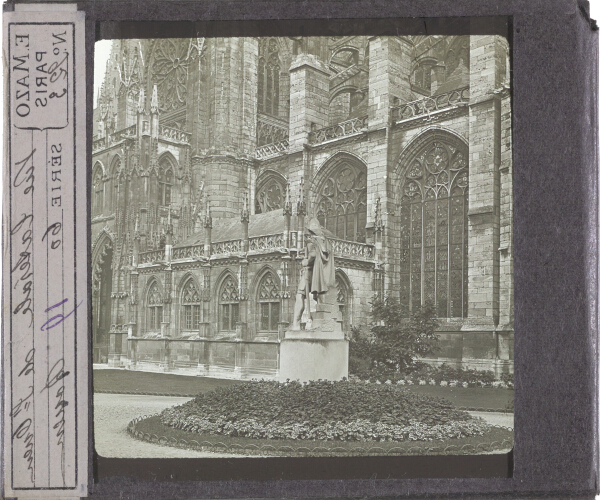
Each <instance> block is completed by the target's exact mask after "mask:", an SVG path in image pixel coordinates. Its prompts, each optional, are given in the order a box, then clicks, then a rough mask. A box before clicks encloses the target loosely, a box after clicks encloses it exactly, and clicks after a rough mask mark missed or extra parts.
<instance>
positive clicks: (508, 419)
mask: <svg viewBox="0 0 600 500" xmlns="http://www.w3.org/2000/svg"><path fill="white" fill-rule="evenodd" d="M469 413H470V414H471V415H472V416H474V417H481V418H483V420H485V421H486V422H487V423H488V424H491V425H502V426H504V427H513V428H514V426H515V419H514V416H513V414H512V413H501V412H495V411H470V412H469Z"/></svg>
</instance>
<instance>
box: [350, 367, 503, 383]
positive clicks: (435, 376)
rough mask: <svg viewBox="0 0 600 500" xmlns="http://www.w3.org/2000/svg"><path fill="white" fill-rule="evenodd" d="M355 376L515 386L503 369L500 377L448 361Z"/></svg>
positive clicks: (354, 377) (374, 379) (392, 380)
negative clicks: (411, 369)
mask: <svg viewBox="0 0 600 500" xmlns="http://www.w3.org/2000/svg"><path fill="white" fill-rule="evenodd" d="M350 379H352V380H369V381H371V382H374V383H378V382H379V383H384V382H385V383H388V384H399V385H439V386H441V387H490V388H496V389H498V388H500V389H513V388H514V384H513V375H512V374H509V373H503V374H502V375H501V377H500V380H497V379H496V378H495V377H494V373H493V372H491V371H489V370H488V371H482V370H473V369H463V368H452V367H451V366H448V365H446V364H443V365H441V366H439V367H435V366H431V365H427V364H425V363H421V364H420V365H418V367H417V368H416V369H415V370H413V371H411V372H410V373H401V372H398V371H390V370H385V369H369V370H358V371H356V372H355V373H354V374H352V375H350Z"/></svg>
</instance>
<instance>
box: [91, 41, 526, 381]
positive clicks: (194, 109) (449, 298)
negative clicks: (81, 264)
mask: <svg viewBox="0 0 600 500" xmlns="http://www.w3.org/2000/svg"><path fill="white" fill-rule="evenodd" d="M508 54H509V47H508V44H507V42H506V40H505V39H504V38H502V37H499V36H470V37H469V36H415V37H402V36H400V37H391V36H390V37H388V36H386V37H352V36H347V37H306V38H302V37H279V38H250V37H248V38H206V39H203V38H193V39H189V38H188V39H145V40H115V41H113V45H112V51H111V55H110V58H109V61H108V63H107V66H106V71H105V74H104V75H96V78H101V80H102V82H103V83H102V87H101V91H100V93H99V97H98V105H97V107H96V109H94V140H93V147H92V150H93V152H92V165H91V169H92V170H91V207H90V209H91V233H92V262H91V265H92V297H93V332H92V335H93V347H94V362H95V363H108V364H109V365H111V366H121V367H123V366H124V367H128V368H131V369H140V370H160V371H172V372H177V371H187V372H190V371H191V372H193V373H197V374H204V375H209V376H216V377H234V378H257V377H258V378H260V377H265V378H275V377H276V376H277V373H278V370H279V343H280V340H281V339H282V337H283V336H284V334H285V331H286V329H287V328H288V327H289V324H290V322H291V321H292V313H293V307H294V300H295V294H296V290H297V286H298V280H299V272H300V269H301V264H300V263H301V259H302V249H303V242H304V236H303V235H304V227H305V222H306V223H307V222H308V220H309V218H312V217H316V218H317V219H318V220H319V221H320V223H321V225H322V226H323V227H324V228H326V229H327V231H328V233H327V234H329V236H330V238H331V239H332V241H333V248H334V252H335V259H336V283H337V285H338V303H339V307H340V310H341V312H342V318H343V328H344V330H345V331H347V332H348V334H350V331H351V329H352V328H353V327H362V328H365V327H367V325H368V324H369V312H370V302H371V301H372V300H373V298H374V297H375V296H383V295H390V296H393V297H395V298H396V299H397V300H398V302H399V304H400V307H401V308H402V311H403V312H405V313H406V315H407V316H408V315H409V314H410V313H411V311H412V310H413V309H414V308H415V306H420V305H422V304H424V303H426V302H429V303H431V304H433V305H435V308H436V311H437V316H438V318H439V323H440V329H439V335H440V340H441V341H440V345H441V350H440V351H439V353H437V355H436V356H435V357H432V358H430V359H427V360H426V361H428V362H430V363H437V364H441V363H448V364H451V365H453V366H462V367H464V368H478V369H486V370H494V371H495V372H496V373H497V374H499V373H502V372H508V371H512V369H513V338H514V333H513V264H512V228H513V225H512V157H511V112H510V110H511V103H510V90H509V82H510V78H509V74H510V71H509V67H510V65H509V60H508ZM307 321H308V320H307Z"/></svg>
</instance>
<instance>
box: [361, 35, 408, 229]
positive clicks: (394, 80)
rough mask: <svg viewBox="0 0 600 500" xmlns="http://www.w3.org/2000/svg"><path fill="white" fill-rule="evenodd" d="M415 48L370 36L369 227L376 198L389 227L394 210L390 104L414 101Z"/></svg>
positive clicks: (395, 40)
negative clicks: (390, 178) (390, 181)
mask: <svg viewBox="0 0 600 500" xmlns="http://www.w3.org/2000/svg"><path fill="white" fill-rule="evenodd" d="M411 65H412V47H411V45H410V43H409V42H408V40H405V39H404V38H398V37H389V36H376V37H371V38H369V101H368V103H369V104H368V106H369V107H368V110H369V113H368V116H369V118H368V120H369V121H368V127H369V144H368V151H369V154H368V155H367V158H368V160H367V161H368V165H367V167H368V171H369V175H368V178H367V208H368V209H367V227H368V228H372V227H373V224H374V220H373V216H374V210H373V207H374V206H375V200H376V199H377V198H378V197H379V198H380V200H381V217H382V221H383V224H384V225H386V226H389V222H388V220H387V218H388V214H389V213H391V212H392V211H393V210H394V207H393V205H391V203H393V200H388V196H387V184H388V170H389V168H391V165H390V166H388V165H389V163H390V159H389V158H388V156H389V154H390V149H391V148H390V144H389V142H390V126H391V123H392V113H391V106H392V105H393V104H394V103H395V101H396V100H397V99H400V100H401V101H402V102H407V101H410V100H411V96H412V92H411V88H410V72H411Z"/></svg>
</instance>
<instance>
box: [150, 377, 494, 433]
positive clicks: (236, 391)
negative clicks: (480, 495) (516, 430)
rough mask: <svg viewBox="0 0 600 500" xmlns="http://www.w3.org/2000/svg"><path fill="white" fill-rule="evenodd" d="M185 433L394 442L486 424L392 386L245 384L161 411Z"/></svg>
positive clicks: (480, 428) (483, 429) (481, 429)
mask: <svg viewBox="0 0 600 500" xmlns="http://www.w3.org/2000/svg"><path fill="white" fill-rule="evenodd" d="M161 422H162V423H163V424H164V425H168V426H171V427H175V428H178V429H182V430H186V431H191V432H208V433H212V434H224V435H229V436H246V437H255V438H268V439H284V438H285V439H341V440H396V441H402V440H407V439H422V440H429V439H442V438H447V437H466V436H471V435H481V434H482V433H484V432H486V431H487V430H488V429H489V426H487V424H485V422H483V421H481V420H479V419H473V418H472V417H471V416H470V415H469V414H468V413H467V412H464V411H461V410H458V409H456V408H455V407H454V406H453V405H452V404H451V403H450V402H448V401H446V400H444V399H442V398H435V397H431V396H426V395H423V394H417V393H413V392H411V391H408V390H406V389H403V388H402V387H400V386H399V385H397V384H385V383H384V384H363V383H360V382H349V381H342V382H329V381H317V382H309V383H306V384H301V383H299V382H286V383H279V382H267V381H260V382H259V381H256V382H247V383H243V384H239V385H235V386H230V387H227V388H219V389H217V390H215V391H212V392H208V393H204V394H200V395H198V396H197V397H196V398H195V399H193V400H191V401H189V402H187V403H185V404H183V405H180V406H176V407H172V408H168V409H166V410H164V411H163V412H162V413H161Z"/></svg>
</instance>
